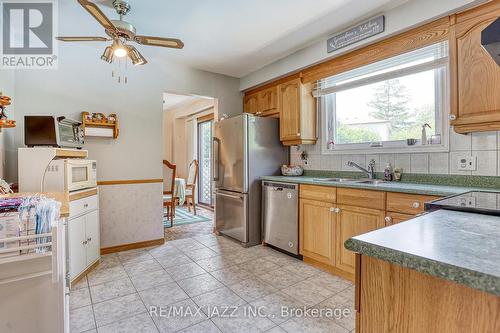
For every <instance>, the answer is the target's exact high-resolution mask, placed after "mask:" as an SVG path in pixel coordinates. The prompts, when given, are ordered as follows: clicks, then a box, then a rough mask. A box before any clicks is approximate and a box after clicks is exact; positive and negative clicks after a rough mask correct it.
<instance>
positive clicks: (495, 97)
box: [450, 1, 500, 133]
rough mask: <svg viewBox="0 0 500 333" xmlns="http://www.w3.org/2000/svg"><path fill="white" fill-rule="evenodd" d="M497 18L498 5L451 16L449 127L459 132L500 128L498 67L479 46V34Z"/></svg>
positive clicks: (495, 3) (499, 78)
mask: <svg viewBox="0 0 500 333" xmlns="http://www.w3.org/2000/svg"><path fill="white" fill-rule="evenodd" d="M498 16H500V2H498V1H494V2H493V3H490V4H488V5H485V6H482V7H479V8H477V9H474V10H471V11H469V12H466V13H464V14H459V15H457V16H453V17H452V21H455V24H453V25H452V26H451V30H450V66H451V83H452V87H451V95H452V96H451V98H452V100H451V124H452V125H453V126H454V128H455V131H456V132H458V133H468V132H477V131H491V130H498V129H500V94H499V93H498V92H499V89H500V88H499V87H500V66H498V65H497V64H496V63H495V61H494V60H493V59H492V58H491V56H490V55H489V54H488V53H487V52H486V51H485V50H484V49H483V47H482V46H481V31H483V30H484V29H485V28H486V27H487V26H488V25H489V24H491V23H492V22H493V21H494V20H495V19H496V18H497V17H498Z"/></svg>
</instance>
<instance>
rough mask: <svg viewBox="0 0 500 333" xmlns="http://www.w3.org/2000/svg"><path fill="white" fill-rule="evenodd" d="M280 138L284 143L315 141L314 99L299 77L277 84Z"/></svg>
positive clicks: (311, 142) (310, 89)
mask: <svg viewBox="0 0 500 333" xmlns="http://www.w3.org/2000/svg"><path fill="white" fill-rule="evenodd" d="M278 97H279V98H278V104H279V110H280V138H281V141H282V142H283V144H284V145H289V146H292V145H300V144H315V143H316V101H315V98H314V97H313V96H312V84H303V83H302V81H301V79H300V78H299V79H293V80H291V81H288V82H285V83H282V84H280V85H279V92H278Z"/></svg>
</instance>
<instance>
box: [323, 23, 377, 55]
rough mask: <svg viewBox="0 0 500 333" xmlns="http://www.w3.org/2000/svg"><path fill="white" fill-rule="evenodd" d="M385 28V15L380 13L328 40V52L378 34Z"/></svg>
mask: <svg viewBox="0 0 500 333" xmlns="http://www.w3.org/2000/svg"><path fill="white" fill-rule="evenodd" d="M384 30H385V16H384V15H380V16H377V17H374V18H372V19H370V20H368V21H366V22H363V23H361V24H358V25H357V26H355V27H352V28H350V29H349V30H346V31H344V32H342V33H340V34H337V35H335V36H333V37H331V38H329V39H328V40H327V51H328V53H330V52H333V51H336V50H339V49H341V48H344V47H346V46H348V45H351V44H354V43H356V42H359V41H361V40H363V39H366V38H369V37H372V36H375V35H378V34H380V33H382V32H384Z"/></svg>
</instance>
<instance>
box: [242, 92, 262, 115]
mask: <svg viewBox="0 0 500 333" xmlns="http://www.w3.org/2000/svg"><path fill="white" fill-rule="evenodd" d="M258 111H259V95H258V94H252V95H245V97H244V98H243V112H245V113H253V114H256V113H257V112H258Z"/></svg>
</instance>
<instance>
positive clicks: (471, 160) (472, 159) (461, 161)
mask: <svg viewBox="0 0 500 333" xmlns="http://www.w3.org/2000/svg"><path fill="white" fill-rule="evenodd" d="M457 163H458V170H460V171H476V170H477V157H476V156H462V157H459V158H458V161H457Z"/></svg>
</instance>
